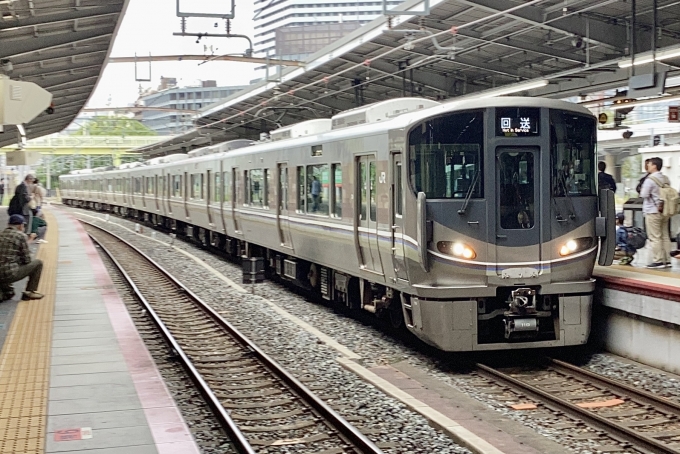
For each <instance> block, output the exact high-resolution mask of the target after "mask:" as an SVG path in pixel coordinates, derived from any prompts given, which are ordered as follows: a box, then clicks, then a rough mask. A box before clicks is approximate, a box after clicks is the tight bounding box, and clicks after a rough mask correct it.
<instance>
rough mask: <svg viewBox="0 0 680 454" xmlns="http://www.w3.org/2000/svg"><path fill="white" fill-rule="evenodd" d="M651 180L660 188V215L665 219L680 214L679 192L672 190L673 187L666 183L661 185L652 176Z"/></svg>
mask: <svg viewBox="0 0 680 454" xmlns="http://www.w3.org/2000/svg"><path fill="white" fill-rule="evenodd" d="M649 178H650V179H651V180H652V181H653V182H654V183H656V184H657V186H659V202H657V205H658V208H659V213H660V214H662V215H664V216H665V217H671V216H673V215H674V214H678V208H679V207H680V194H678V191H676V190H675V189H673V188H671V185H670V184H668V183H666V182H664V183H663V184H661V183H660V182H659V180H657V179H656V178H654V177H653V176H651V175H650V176H649Z"/></svg>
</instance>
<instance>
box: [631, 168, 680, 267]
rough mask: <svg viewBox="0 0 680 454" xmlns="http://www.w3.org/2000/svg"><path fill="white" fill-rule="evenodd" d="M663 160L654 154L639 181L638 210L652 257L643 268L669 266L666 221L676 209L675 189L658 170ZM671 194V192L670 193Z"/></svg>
mask: <svg viewBox="0 0 680 454" xmlns="http://www.w3.org/2000/svg"><path fill="white" fill-rule="evenodd" d="M662 167H663V160H662V159H661V158H658V157H655V158H652V159H650V160H649V167H648V172H649V175H648V177H647V179H645V181H644V183H643V184H642V189H641V191H640V196H641V197H642V198H643V202H642V212H643V213H644V216H645V228H646V230H647V236H648V238H649V242H650V244H651V246H652V253H653V260H652V262H651V263H650V264H648V265H647V268H670V267H671V257H670V255H669V251H670V244H671V239H670V236H669V235H668V223H669V221H670V218H671V216H672V215H673V214H675V211H676V210H677V203H678V192H677V191H675V189H673V188H671V187H670V181H669V180H668V177H666V176H665V175H664V174H662V173H661V168H662ZM673 193H674V194H673Z"/></svg>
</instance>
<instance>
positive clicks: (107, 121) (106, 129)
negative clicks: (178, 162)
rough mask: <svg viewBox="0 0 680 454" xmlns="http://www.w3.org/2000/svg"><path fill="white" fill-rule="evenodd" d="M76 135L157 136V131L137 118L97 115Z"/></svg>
mask: <svg viewBox="0 0 680 454" xmlns="http://www.w3.org/2000/svg"><path fill="white" fill-rule="evenodd" d="M73 135H75V136H120V137H128V136H155V135H157V134H156V131H154V130H153V129H149V128H147V127H146V126H144V125H143V124H142V123H140V122H139V121H137V120H133V119H132V118H128V117H121V116H116V117H104V116H97V117H94V118H92V119H91V120H88V121H87V123H86V124H85V125H83V126H82V127H81V128H80V129H79V130H77V131H76V132H75V133H73Z"/></svg>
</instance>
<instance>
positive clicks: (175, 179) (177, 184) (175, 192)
mask: <svg viewBox="0 0 680 454" xmlns="http://www.w3.org/2000/svg"><path fill="white" fill-rule="evenodd" d="M172 196H173V197H182V175H173V176H172Z"/></svg>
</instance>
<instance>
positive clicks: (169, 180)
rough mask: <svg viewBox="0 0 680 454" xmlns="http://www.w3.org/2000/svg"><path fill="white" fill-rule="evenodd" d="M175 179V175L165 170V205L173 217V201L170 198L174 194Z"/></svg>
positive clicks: (167, 211)
mask: <svg viewBox="0 0 680 454" xmlns="http://www.w3.org/2000/svg"><path fill="white" fill-rule="evenodd" d="M164 172H165V171H164ZM173 180H174V178H173V176H172V175H171V174H170V173H168V172H165V191H166V192H165V206H166V213H168V214H169V215H170V217H172V201H171V200H170V198H171V197H172V195H173V192H172V190H173V185H174V184H175V182H174V181H173Z"/></svg>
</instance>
